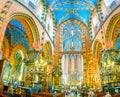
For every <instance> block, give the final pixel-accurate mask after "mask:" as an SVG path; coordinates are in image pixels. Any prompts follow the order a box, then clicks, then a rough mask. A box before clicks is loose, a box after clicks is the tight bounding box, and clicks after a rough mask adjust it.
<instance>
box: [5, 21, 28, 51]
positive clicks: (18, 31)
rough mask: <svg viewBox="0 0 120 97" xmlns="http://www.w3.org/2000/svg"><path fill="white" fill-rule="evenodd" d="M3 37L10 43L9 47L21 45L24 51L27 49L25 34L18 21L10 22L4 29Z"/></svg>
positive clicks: (22, 26)
mask: <svg viewBox="0 0 120 97" xmlns="http://www.w3.org/2000/svg"><path fill="white" fill-rule="evenodd" d="M5 35H6V36H7V38H8V40H9V41H10V43H11V44H10V45H11V46H15V45H17V44H19V43H22V44H23V45H24V46H25V47H26V49H29V42H28V39H27V32H26V29H25V27H24V25H23V24H22V23H21V22H20V21H18V20H14V19H13V20H11V21H10V22H9V24H8V27H7V28H6V32H5Z"/></svg>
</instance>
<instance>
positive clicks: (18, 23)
mask: <svg viewBox="0 0 120 97" xmlns="http://www.w3.org/2000/svg"><path fill="white" fill-rule="evenodd" d="M39 38H40V37H39V32H38V29H37V26H36V24H35V22H34V20H33V19H32V18H31V17H30V16H28V15H27V14H23V13H15V14H13V15H11V17H10V21H9V23H8V24H7V27H6V31H5V35H4V40H3V47H4V50H3V52H4V53H3V54H4V55H3V58H7V62H6V63H5V64H6V66H5V70H6V69H8V68H9V70H8V71H10V73H9V74H10V76H9V78H8V81H9V80H10V77H12V75H13V76H17V77H16V79H17V80H19V81H20V80H22V73H21V72H22V71H19V74H20V75H18V73H17V72H16V68H19V69H20V70H21V67H23V61H24V60H23V59H24V58H27V57H28V55H27V53H28V51H29V50H30V49H33V48H34V45H33V44H34V43H35V42H39V40H40V39H39ZM21 52H22V53H21ZM16 53H19V54H20V55H21V56H22V59H21V60H19V59H16V57H15V56H16ZM23 56H24V57H23ZM18 61H19V62H21V64H18V63H19V62H18ZM16 62H17V63H16ZM7 73H8V72H7ZM3 80H4V81H5V80H6V77H5V74H4V75H3Z"/></svg>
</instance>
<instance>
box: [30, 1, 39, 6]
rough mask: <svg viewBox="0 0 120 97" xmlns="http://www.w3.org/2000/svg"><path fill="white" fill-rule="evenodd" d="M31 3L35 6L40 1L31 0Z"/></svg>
mask: <svg viewBox="0 0 120 97" xmlns="http://www.w3.org/2000/svg"><path fill="white" fill-rule="evenodd" d="M29 1H30V2H32V3H33V4H34V5H36V4H37V3H38V0H29Z"/></svg>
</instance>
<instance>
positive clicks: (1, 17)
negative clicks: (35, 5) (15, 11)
mask: <svg viewBox="0 0 120 97" xmlns="http://www.w3.org/2000/svg"><path fill="white" fill-rule="evenodd" d="M12 2H13V0H8V1H7V2H6V3H5V5H4V7H3V8H2V9H1V10H0V49H1V46H2V43H3V38H4V34H5V29H6V26H7V24H8V22H9V18H8V15H9V9H10V6H11V5H12Z"/></svg>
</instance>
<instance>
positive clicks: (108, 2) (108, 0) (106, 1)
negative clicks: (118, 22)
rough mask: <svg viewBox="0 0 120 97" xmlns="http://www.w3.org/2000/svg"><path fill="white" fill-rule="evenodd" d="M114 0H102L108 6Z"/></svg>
mask: <svg viewBox="0 0 120 97" xmlns="http://www.w3.org/2000/svg"><path fill="white" fill-rule="evenodd" d="M113 1H114V0H104V2H105V5H106V6H109V5H110V4H111V3H112V2H113Z"/></svg>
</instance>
